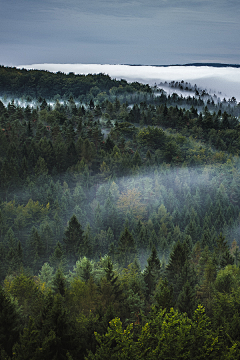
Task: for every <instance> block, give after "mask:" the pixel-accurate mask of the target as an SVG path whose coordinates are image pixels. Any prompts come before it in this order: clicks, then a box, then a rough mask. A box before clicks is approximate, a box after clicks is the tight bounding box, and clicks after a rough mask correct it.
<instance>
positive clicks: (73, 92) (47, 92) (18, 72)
mask: <svg viewBox="0 0 240 360" xmlns="http://www.w3.org/2000/svg"><path fill="white" fill-rule="evenodd" d="M111 89H112V91H115V92H119V93H123V92H126V93H134V92H136V91H139V90H141V91H142V92H150V91H151V90H150V87H149V86H148V85H142V84H139V83H137V82H135V83H132V84H128V83H127V82H126V81H125V80H120V81H119V80H114V79H111V78H110V77H109V76H108V75H105V74H98V75H96V74H94V75H92V74H89V75H74V73H69V74H67V75H66V74H64V73H61V72H58V73H56V74H55V73H51V72H49V71H43V70H26V69H17V68H15V67H5V66H0V95H3V94H5V95H6V96H10V97H21V96H23V95H25V96H31V97H32V98H34V99H38V98H39V97H43V98H46V99H52V98H53V97H54V96H56V95H59V96H61V97H64V96H65V97H69V96H73V97H79V96H81V95H87V94H88V93H90V95H92V96H95V95H97V94H98V93H101V92H104V91H107V92H108V91H109V90H111Z"/></svg>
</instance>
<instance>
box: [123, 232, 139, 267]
mask: <svg viewBox="0 0 240 360" xmlns="http://www.w3.org/2000/svg"><path fill="white" fill-rule="evenodd" d="M136 253H137V250H136V246H135V241H134V238H133V236H132V234H131V233H130V231H129V230H128V228H127V226H126V227H125V228H124V230H123V232H122V233H121V235H120V238H119V241H118V261H119V263H120V264H121V265H122V266H123V267H127V266H128V265H129V264H130V263H132V262H133V260H134V258H135V256H136Z"/></svg>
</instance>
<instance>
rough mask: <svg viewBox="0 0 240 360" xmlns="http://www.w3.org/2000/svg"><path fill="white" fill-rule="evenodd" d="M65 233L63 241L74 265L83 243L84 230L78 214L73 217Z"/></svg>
mask: <svg viewBox="0 0 240 360" xmlns="http://www.w3.org/2000/svg"><path fill="white" fill-rule="evenodd" d="M64 235H65V236H64V238H63V241H64V243H65V249H66V256H67V257H68V260H69V262H70V264H71V265H72V264H74V263H75V262H76V260H77V258H78V254H79V247H80V245H82V244H83V230H82V227H81V225H80V223H79V222H78V220H77V218H76V215H73V216H72V217H71V219H70V221H69V224H68V227H67V229H66V231H65V234H64Z"/></svg>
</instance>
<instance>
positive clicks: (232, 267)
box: [0, 66, 240, 360]
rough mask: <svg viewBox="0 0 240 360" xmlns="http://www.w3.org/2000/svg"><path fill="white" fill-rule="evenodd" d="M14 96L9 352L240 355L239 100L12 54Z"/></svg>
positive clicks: (8, 108)
mask: <svg viewBox="0 0 240 360" xmlns="http://www.w3.org/2000/svg"><path fill="white" fill-rule="evenodd" d="M196 91H198V94H199V92H200V90H199V89H196V88H195V95H196ZM0 95H1V101H0V124H1V126H0V280H1V287H0V351H1V359H3V360H9V359H14V360H40V359H46V360H48V359H49V360H53V359H56V360H58V359H63V360H65V359H66V360H67V359H68V360H71V359H72V360H77V359H80V360H81V359H89V360H90V359H101V360H102V359H206V358H209V359H238V358H240V338H239V333H240V286H239V285H240V268H239V264H240V256H239V245H240V168H239V165H240V164H239V152H240V125H239V118H238V112H239V108H240V106H239V104H237V103H236V101H235V100H234V99H231V100H229V101H228V102H227V101H224V102H214V101H209V98H204V97H203V96H202V97H201V96H198V97H197V96H193V97H188V98H184V97H182V96H181V97H179V96H178V95H177V94H173V95H171V96H167V95H166V94H165V93H164V91H162V90H161V89H158V88H157V87H156V86H155V87H153V88H150V87H149V86H147V85H141V84H139V83H132V84H128V83H127V82H126V81H124V80H121V81H117V80H113V79H111V78H110V77H109V76H107V75H104V74H98V75H87V76H84V75H77V76H75V75H74V74H72V73H70V74H68V75H66V74H63V73H57V74H53V73H50V72H46V71H37V70H35V71H34V70H31V71H27V70H24V69H23V70H19V69H16V68H6V67H3V66H2V67H0Z"/></svg>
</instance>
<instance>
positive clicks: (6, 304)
mask: <svg viewBox="0 0 240 360" xmlns="http://www.w3.org/2000/svg"><path fill="white" fill-rule="evenodd" d="M19 332H20V317H19V315H18V313H17V310H16V308H15V306H14V304H13V303H12V300H11V299H10V297H8V295H7V294H6V293H5V291H4V290H3V288H2V286H0V349H1V348H2V349H4V350H5V351H6V353H7V354H8V356H12V347H13V345H14V343H15V342H16V341H17V340H18V338H19Z"/></svg>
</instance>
